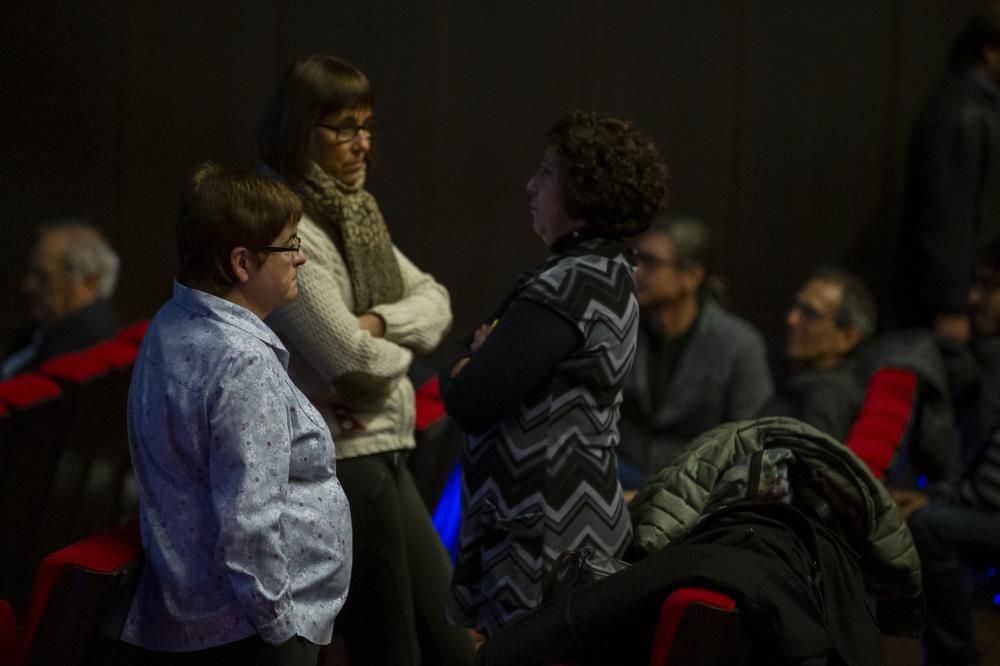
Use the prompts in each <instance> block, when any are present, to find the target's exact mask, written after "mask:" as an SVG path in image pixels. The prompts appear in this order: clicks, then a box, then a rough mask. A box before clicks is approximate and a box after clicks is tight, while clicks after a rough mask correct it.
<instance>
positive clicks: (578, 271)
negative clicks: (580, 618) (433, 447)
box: [448, 238, 639, 635]
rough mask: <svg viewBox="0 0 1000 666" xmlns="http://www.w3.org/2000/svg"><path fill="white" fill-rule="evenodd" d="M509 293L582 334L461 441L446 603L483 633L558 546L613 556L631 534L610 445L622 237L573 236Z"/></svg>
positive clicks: (632, 317)
mask: <svg viewBox="0 0 1000 666" xmlns="http://www.w3.org/2000/svg"><path fill="white" fill-rule="evenodd" d="M516 299H528V300H531V301H534V302H536V303H539V304H542V305H544V306H545V307H547V308H550V309H551V310H553V311H555V312H556V313H558V314H559V315H561V316H563V317H565V318H566V319H567V320H568V321H570V322H572V323H573V324H574V325H575V326H576V327H577V328H578V330H579V331H580V333H581V334H582V336H583V340H584V342H583V344H582V345H581V346H580V347H578V348H577V349H576V350H575V351H574V352H573V353H571V354H570V355H569V356H567V357H566V358H565V359H563V360H562V361H561V362H560V363H559V364H558V365H557V366H556V368H555V370H554V371H553V372H552V373H551V374H550V376H549V377H548V379H547V385H546V386H545V387H544V390H534V391H532V394H531V395H530V396H529V397H527V398H525V399H523V400H522V402H521V404H520V405H519V406H518V408H517V411H516V413H513V414H510V415H509V416H507V417H506V418H504V419H502V420H501V421H500V422H499V423H497V424H496V425H495V426H493V427H492V428H490V429H489V430H487V431H486V432H484V433H482V434H481V435H478V436H470V437H469V439H468V442H467V444H466V447H465V449H464V451H463V458H462V466H463V470H462V471H463V481H462V508H463V520H462V531H461V538H460V551H459V556H458V562H457V564H456V567H455V576H454V583H453V585H452V596H451V600H450V602H449V607H448V615H449V617H450V618H451V619H452V621H454V622H456V623H457V624H462V625H465V626H471V627H475V628H476V629H478V630H479V631H480V632H482V633H484V634H486V635H490V634H492V633H495V632H496V631H497V630H499V629H500V628H502V627H503V626H505V625H507V624H509V623H510V622H511V621H512V620H513V619H515V618H516V617H518V616H519V615H521V614H523V613H525V612H526V611H528V610H530V609H531V608H534V607H535V606H537V605H538V604H539V602H540V600H541V590H542V579H543V577H544V575H545V573H546V572H547V571H548V570H549V568H550V567H551V566H552V564H553V563H554V562H555V559H556V558H557V557H558V556H559V555H560V554H561V553H562V552H564V551H566V550H572V549H576V548H581V547H585V546H588V547H590V548H593V549H594V550H596V551H599V552H604V553H607V554H608V555H611V556H613V557H621V556H622V555H623V554H624V552H625V548H626V547H627V545H628V543H629V541H630V539H631V534H632V526H631V523H630V521H629V517H628V512H627V511H626V509H625V503H624V499H623V496H622V488H621V485H620V484H619V482H618V462H617V457H616V455H615V450H614V447H615V445H616V444H617V443H618V408H619V405H620V403H621V393H622V386H623V385H624V382H625V377H626V375H627V374H628V371H629V369H630V368H631V365H632V359H633V357H634V356H635V345H636V333H637V330H638V321H639V308H638V304H637V302H636V298H635V278H634V275H633V271H632V267H631V265H630V264H629V262H628V260H627V258H626V256H625V246H624V244H623V243H622V242H621V241H618V240H608V239H603V238H590V239H586V240H583V241H581V242H578V243H577V244H575V245H573V246H572V247H570V248H567V249H566V251H565V253H564V254H556V255H553V256H552V257H550V258H549V259H548V260H547V261H546V262H545V263H544V264H543V265H542V266H541V268H540V269H539V270H537V271H534V272H533V273H531V274H529V277H528V279H524V280H522V283H521V286H520V290H519V291H518V292H517V294H516V295H515V297H514V300H516ZM539 335H544V331H539ZM529 344H530V342H529ZM484 399H487V397H485V396H484Z"/></svg>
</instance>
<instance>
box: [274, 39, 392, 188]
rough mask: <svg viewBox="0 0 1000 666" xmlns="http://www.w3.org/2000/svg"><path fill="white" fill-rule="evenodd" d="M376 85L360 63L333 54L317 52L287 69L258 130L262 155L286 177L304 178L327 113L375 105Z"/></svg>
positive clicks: (370, 107)
mask: <svg viewBox="0 0 1000 666" xmlns="http://www.w3.org/2000/svg"><path fill="white" fill-rule="evenodd" d="M374 101H375V100H374V98H373V96H372V89H371V84H370V83H369V82H368V78H367V77H366V76H365V75H364V74H363V73H362V72H361V70H359V69H358V68H357V67H354V66H353V65H351V64H349V63H346V62H344V61H343V60H339V59H337V58H334V57H333V56H328V55H312V56H308V57H306V58H302V59H300V60H297V61H295V62H294V63H292V64H291V66H290V67H289V68H288V69H287V70H285V74H284V76H282V78H281V82H280V83H279V84H278V89H277V91H275V93H274V96H273V97H272V98H271V101H270V103H269V104H268V106H267V110H266V111H265V112H264V117H263V119H262V120H261V122H260V127H259V128H258V130H257V150H258V151H259V153H260V159H261V160H262V161H263V162H264V164H267V165H268V166H269V167H271V168H272V169H274V170H275V171H277V172H278V173H280V174H281V175H282V176H284V177H286V178H288V177H301V176H302V175H303V174H304V173H305V168H306V162H307V161H308V159H309V139H310V137H311V136H312V132H313V128H314V127H315V125H316V123H317V121H319V119H320V118H321V117H322V116H324V115H326V114H328V113H340V112H342V111H355V110H362V109H372V108H373V107H374Z"/></svg>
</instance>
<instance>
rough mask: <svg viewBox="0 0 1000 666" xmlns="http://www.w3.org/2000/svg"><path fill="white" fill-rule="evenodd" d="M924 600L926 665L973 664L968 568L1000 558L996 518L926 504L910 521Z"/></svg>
mask: <svg viewBox="0 0 1000 666" xmlns="http://www.w3.org/2000/svg"><path fill="white" fill-rule="evenodd" d="M909 526H910V532H911V534H913V541H914V543H915V544H916V546H917V551H918V552H919V553H920V564H921V569H922V575H923V581H924V595H925V596H926V598H927V623H926V625H925V627H924V637H923V642H924V648H925V650H926V652H927V654H926V657H927V663H928V664H949V665H954V666H961V665H962V664H978V663H979V650H978V649H977V648H976V639H975V632H974V623H973V619H972V603H973V585H972V578H971V575H970V571H969V568H968V567H969V565H970V564H990V563H991V560H993V562H995V561H996V559H998V558H1000V515H998V514H996V513H993V512H988V511H977V510H974V509H966V508H963V507H959V506H950V505H948V504H943V503H942V504H935V503H933V502H932V503H931V504H929V505H928V506H927V507H926V508H924V509H921V510H919V511H917V512H916V513H914V514H913V515H912V516H911V517H910V521H909Z"/></svg>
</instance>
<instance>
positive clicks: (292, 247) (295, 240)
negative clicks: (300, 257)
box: [260, 236, 302, 254]
mask: <svg viewBox="0 0 1000 666" xmlns="http://www.w3.org/2000/svg"><path fill="white" fill-rule="evenodd" d="M301 248H302V239H301V238H299V237H298V236H292V237H291V238H289V239H288V245H286V246H284V247H282V246H275V245H270V246H268V247H262V248H260V251H261V252H267V253H268V254H271V253H273V252H298V251H299V250H300V249H301Z"/></svg>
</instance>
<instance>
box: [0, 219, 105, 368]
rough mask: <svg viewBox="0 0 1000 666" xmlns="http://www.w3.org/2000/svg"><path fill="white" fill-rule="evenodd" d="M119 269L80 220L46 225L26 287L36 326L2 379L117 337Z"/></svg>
mask: <svg viewBox="0 0 1000 666" xmlns="http://www.w3.org/2000/svg"><path fill="white" fill-rule="evenodd" d="M118 266H119V261H118V255H117V254H115V251H114V250H113V249H111V246H110V245H109V244H108V242H107V241H106V240H105V239H104V237H103V236H101V233H100V232H99V231H98V230H97V229H95V228H94V227H92V226H91V225H89V224H87V223H85V222H83V221H80V220H75V219H72V220H59V221H55V222H53V223H51V224H48V225H44V226H43V227H42V228H41V230H40V231H39V234H38V240H37V242H36V243H35V246H34V249H32V251H31V256H30V259H29V260H28V272H27V274H26V275H25V277H24V281H23V282H22V283H21V291H22V292H24V294H25V296H27V298H28V301H29V306H30V311H31V318H32V323H31V325H30V326H28V327H27V328H25V329H24V330H23V331H21V332H20V333H19V334H18V335H17V336H16V337H15V340H14V342H13V344H12V345H11V348H10V349H9V350H8V354H7V356H6V358H5V359H4V360H3V361H2V362H0V379H7V378H9V377H12V376H14V375H15V374H17V373H19V372H28V371H30V370H33V369H34V368H35V367H37V366H38V365H39V364H41V363H42V362H43V361H45V360H46V359H49V358H51V357H53V356H56V355H58V354H64V353H66V352H73V351H79V350H81V349H84V348H86V347H89V346H91V345H93V344H96V343H98V342H101V341H102V340H106V339H108V338H110V337H111V336H112V335H114V333H115V332H116V331H117V330H118V328H119V327H120V326H121V320H120V319H119V318H118V314H117V313H116V312H115V308H114V306H113V305H112V303H111V296H112V294H114V291H115V286H116V285H117V284H118Z"/></svg>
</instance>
